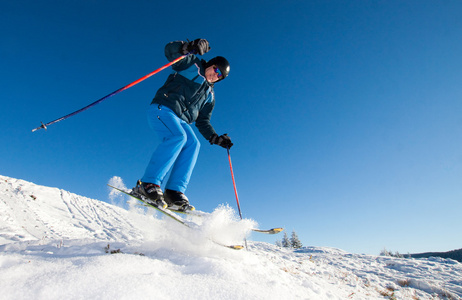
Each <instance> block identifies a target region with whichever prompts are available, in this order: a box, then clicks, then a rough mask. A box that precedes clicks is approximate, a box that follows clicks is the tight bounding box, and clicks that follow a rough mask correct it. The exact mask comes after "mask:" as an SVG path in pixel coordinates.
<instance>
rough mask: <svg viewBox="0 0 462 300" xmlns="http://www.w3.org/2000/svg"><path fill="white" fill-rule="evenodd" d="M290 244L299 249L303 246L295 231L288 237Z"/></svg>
mask: <svg viewBox="0 0 462 300" xmlns="http://www.w3.org/2000/svg"><path fill="white" fill-rule="evenodd" d="M290 245H291V246H292V248H294V249H299V248H301V247H303V244H302V242H301V241H300V240H299V239H298V235H297V233H296V232H295V231H292V236H291V237H290Z"/></svg>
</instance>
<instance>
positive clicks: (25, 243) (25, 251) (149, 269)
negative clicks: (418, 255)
mask: <svg viewBox="0 0 462 300" xmlns="http://www.w3.org/2000/svg"><path fill="white" fill-rule="evenodd" d="M113 180H114V181H111V183H113V184H115V185H117V184H118V187H124V185H123V181H122V180H121V179H114V178H113ZM113 197H115V198H114V199H118V200H114V201H115V203H116V202H121V201H126V200H127V199H123V198H118V197H120V195H116V194H113ZM194 221H196V222H198V228H197V230H191V229H189V228H186V227H184V226H183V225H181V224H179V223H177V222H175V221H173V220H171V219H169V218H164V217H163V216H162V215H160V214H159V213H156V212H155V211H154V210H151V209H145V208H143V207H139V206H137V205H132V206H130V208H129V209H122V208H120V207H117V206H114V205H110V204H107V203H104V202H101V201H98V200H93V199H88V198H85V197H82V196H78V195H75V194H72V193H69V192H66V191H63V190H60V189H57V188H49V187H43V186H38V185H35V184H32V183H29V182H26V181H22V180H18V179H13V178H9V177H5V176H0V290H1V291H2V293H1V296H0V298H1V299H62V298H66V299H114V298H115V299H461V296H462V264H460V263H458V262H456V261H453V260H450V259H401V258H394V257H381V256H372V255H360V254H351V253H347V252H345V251H343V250H340V249H335V248H327V247H305V248H302V249H299V250H296V251H294V250H290V249H284V248H279V247H277V246H274V245H270V244H267V243H259V242H252V241H249V242H248V245H249V249H248V251H246V250H241V251H236V250H230V249H227V248H224V247H220V246H218V245H216V244H214V243H212V242H211V241H210V238H213V239H217V240H219V241H220V242H222V243H242V240H243V239H244V238H247V239H249V237H250V236H249V234H250V229H251V228H252V227H254V226H255V225H256V224H255V222H254V221H252V220H243V221H241V220H240V219H239V218H237V217H236V213H235V211H234V210H233V209H232V208H230V207H228V206H222V207H218V208H217V209H216V210H215V211H214V212H212V213H211V214H210V215H208V216H206V217H203V218H202V219H201V220H194ZM253 235H254V236H253V237H258V235H257V234H253Z"/></svg>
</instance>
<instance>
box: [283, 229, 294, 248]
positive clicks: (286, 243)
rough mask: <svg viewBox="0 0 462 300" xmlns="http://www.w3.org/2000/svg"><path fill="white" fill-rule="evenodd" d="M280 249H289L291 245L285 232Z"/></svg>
mask: <svg viewBox="0 0 462 300" xmlns="http://www.w3.org/2000/svg"><path fill="white" fill-rule="evenodd" d="M281 244H282V247H284V248H290V247H291V246H292V244H291V243H290V240H289V237H288V236H287V232H285V231H284V237H283V238H282V242H281Z"/></svg>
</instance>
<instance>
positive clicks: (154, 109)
mask: <svg viewBox="0 0 462 300" xmlns="http://www.w3.org/2000/svg"><path fill="white" fill-rule="evenodd" d="M148 122H149V126H150V127H151V128H152V129H153V130H154V131H155V132H156V133H157V135H158V136H159V138H160V139H161V143H160V144H159V145H158V146H157V148H156V150H155V151H154V153H153V154H152V157H151V160H150V161H149V164H148V166H147V167H146V171H145V173H144V176H143V178H142V179H141V181H143V182H149V183H154V184H157V185H160V186H161V185H162V184H163V183H164V179H165V177H166V176H167V174H168V172H169V171H171V172H170V177H169V178H168V181H167V183H166V185H165V188H166V189H171V190H174V191H179V192H182V193H184V192H185V190H186V188H187V187H188V183H189V179H190V178H191V174H192V171H193V169H194V166H195V164H196V161H197V156H198V155H199V149H200V142H199V140H198V139H197V137H196V135H195V134H194V131H193V129H192V128H191V126H190V125H189V124H188V123H186V122H185V121H183V120H181V119H180V118H179V117H178V116H177V115H176V114H175V113H174V112H173V111H172V110H171V109H169V108H168V107H165V106H162V105H158V104H151V105H150V106H149V109H148Z"/></svg>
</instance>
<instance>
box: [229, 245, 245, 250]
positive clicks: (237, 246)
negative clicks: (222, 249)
mask: <svg viewBox="0 0 462 300" xmlns="http://www.w3.org/2000/svg"><path fill="white" fill-rule="evenodd" d="M228 248H231V249H234V250H242V249H244V246H242V245H231V246H229V247H228Z"/></svg>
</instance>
